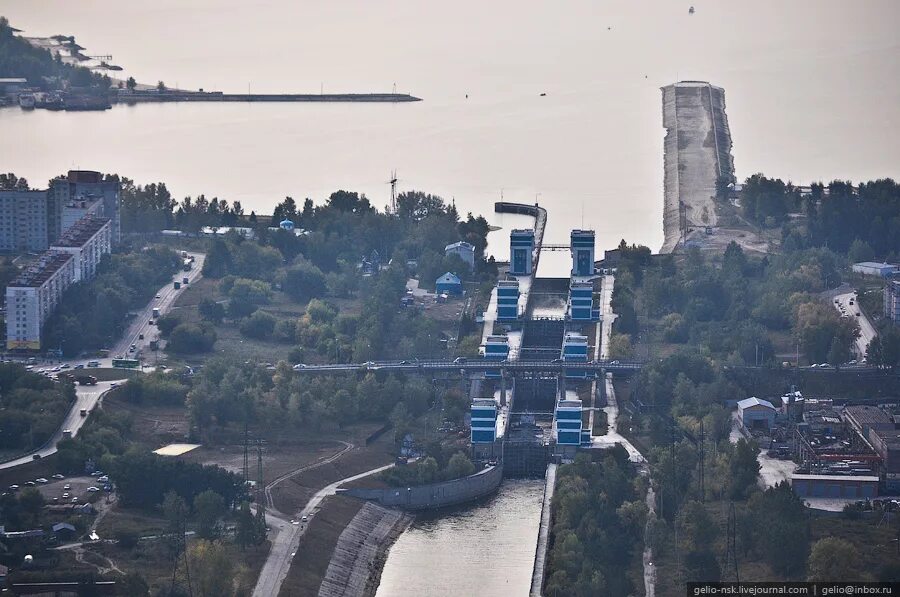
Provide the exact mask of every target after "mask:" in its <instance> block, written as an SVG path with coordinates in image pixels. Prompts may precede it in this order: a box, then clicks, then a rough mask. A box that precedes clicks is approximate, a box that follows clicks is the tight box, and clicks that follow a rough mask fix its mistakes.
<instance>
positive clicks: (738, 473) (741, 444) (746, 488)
mask: <svg viewBox="0 0 900 597" xmlns="http://www.w3.org/2000/svg"><path fill="white" fill-rule="evenodd" d="M758 453H759V448H758V447H757V446H756V443H755V442H748V441H747V440H745V439H744V438H740V439H739V440H738V441H737V443H736V444H735V445H734V447H733V448H732V452H731V457H730V458H729V461H728V469H729V471H728V472H729V475H728V479H729V483H728V493H729V495H730V496H731V498H732V499H738V500H740V499H745V498H746V497H747V495H748V494H749V492H750V491H751V490H752V489H753V488H754V487H755V486H756V481H757V478H758V477H759V469H760V465H759V461H758V460H757V454H758Z"/></svg>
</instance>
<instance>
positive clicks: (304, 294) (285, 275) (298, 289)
mask: <svg viewBox="0 0 900 597" xmlns="http://www.w3.org/2000/svg"><path fill="white" fill-rule="evenodd" d="M280 281H281V289H282V290H284V292H285V293H287V294H288V296H290V297H291V298H293V299H294V300H297V301H301V302H302V301H308V300H309V299H312V298H317V297H320V296H323V295H324V294H325V275H324V274H322V270H320V269H319V268H318V267H316V266H315V265H313V264H312V263H309V262H308V261H306V260H303V259H301V260H299V261H298V262H297V263H295V264H294V265H292V266H291V267H289V268H287V269H285V270H284V271H283V272H282V273H281V276H280Z"/></svg>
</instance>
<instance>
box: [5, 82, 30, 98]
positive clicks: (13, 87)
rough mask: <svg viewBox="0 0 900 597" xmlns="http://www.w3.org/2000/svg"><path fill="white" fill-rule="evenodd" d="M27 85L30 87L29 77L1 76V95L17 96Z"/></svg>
mask: <svg viewBox="0 0 900 597" xmlns="http://www.w3.org/2000/svg"><path fill="white" fill-rule="evenodd" d="M26 87H28V79H25V78H22V77H3V78H0V95H5V96H7V97H11V98H16V97H18V95H19V93H21V92H22V90H23V89H25V88H26Z"/></svg>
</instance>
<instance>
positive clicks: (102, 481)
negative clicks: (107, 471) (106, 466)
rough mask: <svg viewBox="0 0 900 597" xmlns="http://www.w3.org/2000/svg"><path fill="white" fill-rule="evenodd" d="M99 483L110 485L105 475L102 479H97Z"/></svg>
mask: <svg viewBox="0 0 900 597" xmlns="http://www.w3.org/2000/svg"><path fill="white" fill-rule="evenodd" d="M97 481H98V482H99V483H109V477H107V476H106V475H103V476H102V477H97Z"/></svg>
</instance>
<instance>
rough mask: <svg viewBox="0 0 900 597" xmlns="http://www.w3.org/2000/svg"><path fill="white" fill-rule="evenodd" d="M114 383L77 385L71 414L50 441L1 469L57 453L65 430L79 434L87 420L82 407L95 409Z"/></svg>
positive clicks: (0, 468)
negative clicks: (38, 455)
mask: <svg viewBox="0 0 900 597" xmlns="http://www.w3.org/2000/svg"><path fill="white" fill-rule="evenodd" d="M113 383H115V382H109V381H101V382H97V385H96V386H75V394H76V396H77V398H76V399H75V404H73V405H72V409H71V410H70V411H69V414H67V415H66V418H65V420H64V421H63V423H62V425H61V426H60V427H59V429H57V430H56V433H54V434H53V437H51V438H50V441H48V442H47V443H46V444H45V445H44V446H43V447H42V448H41V449H39V450H37V451H36V452H31V453H29V454H26V455H25V456H22V457H20V458H16V459H15V460H10V461H8V462H4V463H3V464H0V470H3V469H10V468H14V467H17V466H21V465H23V464H27V463H29V462H31V461H32V460H34V455H35V454H40V456H41V458H46V457H47V456H50V455H51V454H56V444H57V443H59V440H61V439H62V434H63V430H65V429H71V430H72V435H73V436H75V435H78V430H79V429H81V426H82V425H84V424H85V422H86V421H87V417H82V416H81V414H80V413H81V409H82V408H85V409H87V410H88V411H90V410H91V409H93V408H94V407H95V406H96V405H97V402H99V401H100V398H101V396H102V395H103V394H105V393H106V392H108V391H109V389H110V386H111V385H112V384H113Z"/></svg>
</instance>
